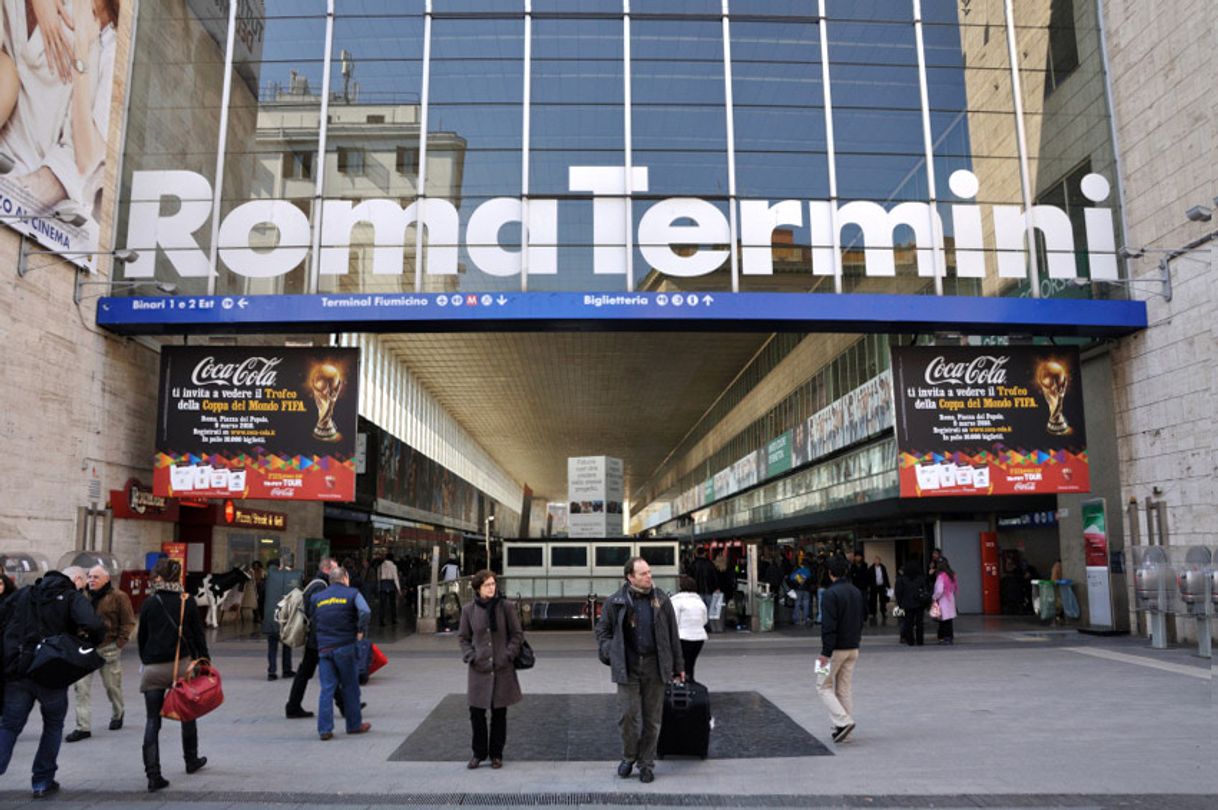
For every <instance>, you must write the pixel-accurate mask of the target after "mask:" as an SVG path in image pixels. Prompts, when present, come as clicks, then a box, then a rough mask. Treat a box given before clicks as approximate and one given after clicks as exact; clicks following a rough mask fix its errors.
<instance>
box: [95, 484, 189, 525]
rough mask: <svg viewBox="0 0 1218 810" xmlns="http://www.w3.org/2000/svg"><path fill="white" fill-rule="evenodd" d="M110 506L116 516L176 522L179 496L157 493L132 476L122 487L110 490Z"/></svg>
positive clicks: (128, 518)
mask: <svg viewBox="0 0 1218 810" xmlns="http://www.w3.org/2000/svg"><path fill="white" fill-rule="evenodd" d="M110 508H111V509H112V510H113V511H114V517H116V518H123V519H127V520H160V521H165V522H168V523H176V522H177V520H178V500H177V498H165V497H162V496H160V495H157V494H155V493H154V492H153V491H152V487H150V486H148V485H147V484H145V483H143V482H141V481H139V480H138V479H135V478H132V479H130V480H129V481H127V483H126V485H125V486H124V487H123V488H122V489H112V490H110Z"/></svg>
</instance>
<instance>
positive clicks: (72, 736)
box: [63, 729, 93, 743]
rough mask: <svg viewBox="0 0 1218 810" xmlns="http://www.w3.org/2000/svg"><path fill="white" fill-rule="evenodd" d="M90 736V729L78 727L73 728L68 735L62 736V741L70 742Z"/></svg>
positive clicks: (91, 733)
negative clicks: (82, 729) (83, 729)
mask: <svg viewBox="0 0 1218 810" xmlns="http://www.w3.org/2000/svg"><path fill="white" fill-rule="evenodd" d="M92 736H93V732H91V731H81V730H80V729H75V730H74V731H72V732H71V733H69V734H68V736H66V737H64V738H63V741H64V742H70V743H71V742H80V741H81V740H87V739H89V738H90V737H92Z"/></svg>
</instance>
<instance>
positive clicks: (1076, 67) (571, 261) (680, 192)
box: [118, 0, 1121, 295]
mask: <svg viewBox="0 0 1218 810" xmlns="http://www.w3.org/2000/svg"><path fill="white" fill-rule="evenodd" d="M1009 9H1013V12H1011V13H1012V14H1013V16H1012V17H1011V18H1008V10H1009ZM138 14H139V17H138V20H137V26H136V47H135V49H134V54H135V56H134V63H133V69H132V78H131V88H132V89H131V93H130V94H129V98H130V101H129V108H128V119H127V139H126V144H125V154H124V159H123V164H122V172H123V173H122V188H121V197H122V202H121V203H120V214H119V219H120V221H119V224H118V230H119V238H118V243H119V245H120V246H126V247H132V248H136V249H137V250H140V251H141V258H140V259H139V260H138V261H137V262H135V263H133V264H132V266H130V267H128V268H127V274H128V275H129V276H130V277H133V278H148V277H153V276H155V277H157V278H160V279H163V280H166V281H172V282H173V283H175V284H177V285H178V287H179V289H180V290H181V291H182V292H188V293H202V292H213V293H230V292H231V293H245V294H259V293H264V294H273V293H309V292H410V291H450V292H451V291H458V290H460V291H468V292H482V291H487V292H495V291H500V290H521V289H524V290H571V291H593V290H596V291H625V290H716V291H723V290H740V291H792V292H796V291H798V292H809V291H815V292H835V291H841V292H861V293H881V292H882V293H911V294H935V293H944V294H963V295H1029V294H1037V295H1039V294H1047V295H1090V294H1092V291H1091V289H1090V288H1088V287H1079V286H1077V285H1073V284H1071V283H1070V282H1069V279H1068V278H1066V275H1065V274H1066V273H1067V272H1069V273H1071V274H1073V273H1079V274H1081V275H1090V274H1092V273H1097V272H1098V271H1097V265H1096V262H1097V261H1099V262H1101V263H1102V264H1101V266H1102V267H1103V268H1109V267H1112V268H1115V261H1116V259H1115V255H1114V254H1113V246H1114V245H1116V244H1119V243H1120V241H1121V240H1120V239H1119V234H1117V233H1116V232H1115V229H1116V227H1117V226H1116V225H1115V223H1118V222H1119V221H1120V217H1119V212H1117V211H1116V201H1117V198H1118V195H1117V194H1116V193H1115V189H1114V186H1115V182H1116V178H1115V172H1114V170H1113V169H1114V159H1113V153H1112V144H1111V137H1110V132H1111V128H1110V125H1109V111H1108V104H1107V100H1106V97H1105V89H1104V77H1103V65H1102V59H1101V55H1100V50H1099V46H1098V34H1097V26H1096V20H1095V18H1094V15H1095V9H1094V4H1092V3H1089V2H1077V1H1074V0H1019V2H1016V3H1014V4H1008V3H1006V2H1004V0H972V2H970V3H966V4H961V3H959V2H956V1H955V0H633V2H623V1H622V0H562V2H558V0H253V1H252V2H242V3H238V4H237V6H236V8H230V5H229V3H227V2H224V0H146V2H143V3H141V4H140V6H139V12H138ZM230 34H231V36H230ZM1012 57H1014V58H1015V60H1016V63H1015V64H1012V61H1011V60H1012ZM226 78H227V80H228V84H227V87H226V85H225V80H226ZM1093 174H1095V175H1099V176H1100V177H1101V178H1103V181H1104V182H1097V181H1091V182H1088V183H1084V182H1083V181H1084V178H1087V177H1090V176H1091V175H1093ZM1085 189H1086V190H1089V192H1090V193H1084V190H1085ZM1032 206H1035V207H1034V208H1031V209H1030V210H1031V211H1032V213H1031V214H1029V215H1028V216H1027V217H1025V211H1027V210H1029V207H1032ZM1095 207H1100V208H1103V209H1106V211H1108V212H1110V217H1111V219H1110V222H1111V223H1113V224H1107V225H1105V224H1104V223H1105V221H1103V220H1097V221H1098V222H1099V224H1098V225H1096V224H1093V225H1092V227H1091V228H1088V227H1087V224H1086V223H1087V216H1086V211H1085V209H1088V208H1095ZM1093 219H1094V218H1093ZM420 222H421V223H422V227H419V223H420ZM525 223H527V225H526V224H525ZM1105 228H1106V230H1107V233H1103V231H1104V230H1105ZM1029 233H1031V234H1032V236H1033V240H1034V242H1035V248H1036V249H1035V250H1031V251H1026V250H1025V249H1024V245H1025V240H1026V238H1027V237H1028V235H1029ZM1101 253H1102V254H1104V255H1103V256H1100V254H1101ZM143 254H147V255H146V256H145V255H143ZM1097 256H1100V258H1097ZM212 268H215V272H213V271H212ZM1033 270H1034V271H1035V272H1036V273H1037V274H1038V275H1037V276H1036V279H1037V282H1038V283H1037V284H1035V285H1033V284H1032V283H1031V279H1032V278H1033V276H1032V275H1031V273H1032V271H1033ZM1104 272H1108V271H1107V270H1106V269H1105V270H1104ZM1099 275H1101V276H1102V275H1103V273H1099Z"/></svg>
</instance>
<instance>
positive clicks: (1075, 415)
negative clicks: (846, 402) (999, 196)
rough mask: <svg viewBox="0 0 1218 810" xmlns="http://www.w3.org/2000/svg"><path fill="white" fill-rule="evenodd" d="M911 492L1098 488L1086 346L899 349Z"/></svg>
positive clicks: (902, 449)
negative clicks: (1092, 462) (1082, 354)
mask: <svg viewBox="0 0 1218 810" xmlns="http://www.w3.org/2000/svg"><path fill="white" fill-rule="evenodd" d="M892 364H893V374H894V375H895V379H894V387H895V391H896V408H897V414H896V418H897V447H898V452H899V454H900V464H899V466H900V478H901V497H903V498H924V497H933V496H944V495H1020V494H1026V495H1032V494H1042V493H1056V492H1087V491H1089V490H1090V488H1091V482H1090V467H1089V463H1088V459H1087V431H1086V426H1085V424H1084V422H1083V391H1082V379H1081V377H1080V370H1079V357H1078V350H1077V349H1074V348H1070V347H1061V346H1010V347H982V348H973V347H967V346H937V347H922V346H919V347H908V348H894V349H893V350H892Z"/></svg>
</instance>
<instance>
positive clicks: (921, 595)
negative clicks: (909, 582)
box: [913, 577, 934, 608]
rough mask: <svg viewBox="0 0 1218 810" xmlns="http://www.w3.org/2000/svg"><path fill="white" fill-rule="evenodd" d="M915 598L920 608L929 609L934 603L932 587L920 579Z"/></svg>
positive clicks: (914, 593)
mask: <svg viewBox="0 0 1218 810" xmlns="http://www.w3.org/2000/svg"><path fill="white" fill-rule="evenodd" d="M913 598H914V602H916V603H917V605H918V607H920V608H928V607H930V603H931V602H933V601H934V597H933V594H932V592H931V590H930V585H928V584H927V582H926V580H925V579H922V578H921V577H919V578H918V584H917V585H915V586H914V592H913Z"/></svg>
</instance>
